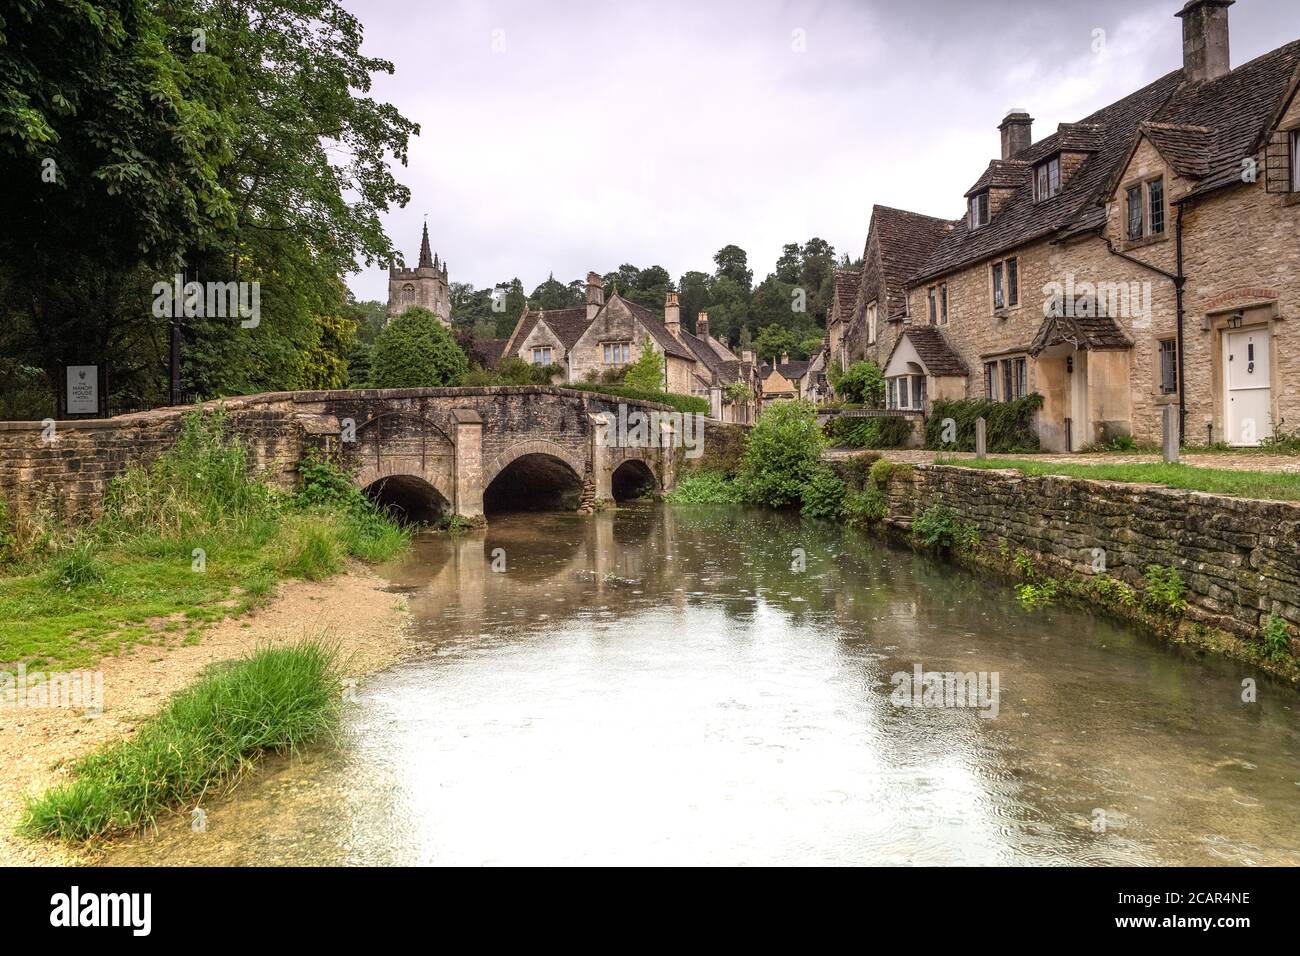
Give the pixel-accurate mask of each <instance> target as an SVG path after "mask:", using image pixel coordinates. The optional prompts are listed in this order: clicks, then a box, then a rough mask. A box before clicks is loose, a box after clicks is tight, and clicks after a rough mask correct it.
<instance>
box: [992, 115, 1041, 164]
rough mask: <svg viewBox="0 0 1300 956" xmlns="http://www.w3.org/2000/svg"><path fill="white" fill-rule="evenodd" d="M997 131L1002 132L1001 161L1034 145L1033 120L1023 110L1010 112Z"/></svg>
mask: <svg viewBox="0 0 1300 956" xmlns="http://www.w3.org/2000/svg"><path fill="white" fill-rule="evenodd" d="M998 129H999V130H1000V131H1001V132H1002V158H1003V159H1010V158H1011V157H1012V156H1014V155H1016V153H1018V152H1020V151H1021V150H1022V149H1028V148H1029V147H1030V146H1032V145H1033V144H1034V119H1033V117H1032V116H1030V115H1029V114H1028V113H1026V112H1025V111H1024V110H1021V109H1013V110H1011V111H1010V112H1009V113H1007V115H1006V118H1005V119H1003V120H1002V123H1001V125H1000V126H998Z"/></svg>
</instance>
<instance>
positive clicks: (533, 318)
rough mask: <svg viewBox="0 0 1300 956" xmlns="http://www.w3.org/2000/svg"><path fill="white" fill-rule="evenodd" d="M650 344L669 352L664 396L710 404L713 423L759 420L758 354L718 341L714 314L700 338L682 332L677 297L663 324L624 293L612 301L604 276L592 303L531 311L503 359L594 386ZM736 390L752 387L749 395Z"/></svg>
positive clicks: (700, 322) (591, 279)
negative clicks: (711, 325)
mask: <svg viewBox="0 0 1300 956" xmlns="http://www.w3.org/2000/svg"><path fill="white" fill-rule="evenodd" d="M647 343H649V345H650V347H652V348H654V349H655V350H656V351H658V352H660V353H662V354H663V357H664V381H663V384H662V386H661V387H662V388H663V390H664V391H667V392H672V393H675V394H678V395H694V396H697V397H700V398H704V399H705V400H707V401H708V402H709V408H710V415H711V417H713V418H717V419H720V420H722V421H738V422H748V421H752V419H753V416H754V414H755V410H756V407H757V400H758V394H759V380H758V376H757V373H756V368H755V364H754V360H753V356H752V354H750V353H746V354H745V356H744V357H743V358H741V357H738V356H737V355H736V354H735V353H733V352H732V351H731V350H730V349H729V348H728V347H727V346H726V345H725V344H723V343H722V342H720V341H718V340H717V339H715V338H713V337H712V336H711V335H710V334H709V320H708V314H707V313H704V312H701V313H700V315H699V318H698V319H697V321H696V331H695V333H694V334H692V333H691V332H688V331H687V330H686V329H684V328H682V324H681V307H680V305H679V303H678V299H677V293H675V292H669V293H668V295H667V297H666V301H665V303H664V313H663V317H662V318H661V317H660V316H658V315H656V314H655V313H654V312H652V311H651V310H650V309H647V308H646V307H644V306H642V305H638V304H637V303H635V302H632V301H630V300H628V299H626V298H624V297H623V296H621V295H619V294H618V293H617V291H615V292H614V293H613V294H611V295H610V296H609V298H608V300H606V297H605V290H604V287H603V286H602V284H601V278H600V276H599V275H598V274H597V273H595V272H590V273H588V274H587V301H586V305H584V306H583V307H582V308H577V309H551V310H544V309H536V310H534V309H525V310H524V312H523V314H522V315H520V317H519V321H518V322H517V323H516V324H515V328H514V331H513V332H512V333H511V335H510V338H509V339H508V340H507V341H506V344H505V347H504V349H503V351H502V354H503V355H511V356H517V357H518V358H520V359H522V360H523V361H525V362H529V363H532V364H534V365H555V366H558V367H559V368H560V372H559V373H558V374H557V376H556V381H557V382H594V381H599V380H600V379H601V378H602V376H604V375H605V373H617V372H620V371H622V370H623V369H625V368H626V367H627V366H629V365H631V364H633V363H635V362H636V361H637V360H638V359H639V358H640V357H641V352H642V350H643V349H644V348H645V347H646V344H647ZM734 384H743V385H746V386H748V388H749V390H748V394H747V395H741V394H739V392H740V391H743V390H738V389H736V388H735V387H734Z"/></svg>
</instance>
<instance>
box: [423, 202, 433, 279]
mask: <svg viewBox="0 0 1300 956" xmlns="http://www.w3.org/2000/svg"><path fill="white" fill-rule="evenodd" d="M425 215H426V219H425V223H424V236H423V237H422V238H421V239H420V268H421V269H432V268H433V253H432V252H430V251H429V222H428V218H427V216H428V214H427V213H426V214H425Z"/></svg>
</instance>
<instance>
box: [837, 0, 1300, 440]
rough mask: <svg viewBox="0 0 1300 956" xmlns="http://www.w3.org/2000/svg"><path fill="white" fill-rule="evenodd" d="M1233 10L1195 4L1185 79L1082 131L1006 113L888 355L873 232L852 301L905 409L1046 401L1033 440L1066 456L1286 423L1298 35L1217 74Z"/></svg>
mask: <svg viewBox="0 0 1300 956" xmlns="http://www.w3.org/2000/svg"><path fill="white" fill-rule="evenodd" d="M1232 4H1233V0H1190V2H1188V3H1187V4H1186V5H1185V6H1184V7H1183V9H1182V10H1181V11H1179V13H1178V14H1177V15H1178V17H1179V18H1180V19H1181V21H1182V33H1183V52H1184V62H1183V66H1182V68H1181V69H1179V70H1176V71H1174V72H1173V73H1170V74H1168V75H1167V76H1164V77H1161V78H1159V79H1157V80H1155V81H1154V82H1152V83H1151V84H1149V85H1147V86H1145V87H1143V88H1142V89H1140V90H1137V91H1136V92H1134V93H1132V94H1130V95H1129V96H1127V97H1125V98H1123V99H1121V100H1120V101H1118V102H1116V103H1113V104H1111V105H1109V106H1107V107H1105V108H1104V109H1101V110H1099V111H1097V112H1096V113H1094V114H1092V115H1091V116H1088V117H1085V118H1083V119H1082V120H1081V121H1079V122H1077V123H1064V124H1061V125H1060V126H1059V127H1058V128H1057V129H1056V130H1055V131H1054V132H1053V133H1052V134H1051V135H1049V136H1047V137H1046V138H1044V139H1041V140H1038V141H1037V142H1035V141H1034V139H1033V135H1032V124H1033V120H1032V119H1031V117H1030V116H1029V115H1028V114H1027V113H1025V112H1023V111H1019V110H1013V111H1012V112H1010V113H1009V114H1008V115H1007V116H1006V117H1005V118H1004V119H1003V121H1002V123H1001V125H1000V126H999V131H1000V134H1001V149H1000V154H999V155H998V156H997V157H996V158H995V159H993V160H992V161H991V162H990V163H989V165H988V167H987V168H986V169H985V170H984V172H983V173H982V174H981V175H980V176H979V177H978V178H977V179H976V181H975V183H974V184H973V185H972V186H971V188H970V189H969V190H967V192H966V195H965V197H964V198H965V201H966V215H965V216H964V217H963V218H962V219H961V220H959V221H957V222H954V223H951V224H945V225H944V226H942V227H941V226H940V225H939V221H937V220H936V221H934V226H933V230H932V234H934V233H937V234H938V239H937V242H935V243H934V244H933V247H932V248H931V249H930V251H929V252H928V253H926V254H925V256H924V260H923V262H922V264H920V265H919V266H917V267H916V268H915V269H914V270H913V271H912V273H911V275H910V276H909V277H908V278H907V279H906V280H905V305H904V310H903V312H902V314H901V315H899V316H898V320H897V321H898V333H897V335H896V336H894V337H893V341H892V342H888V340H886V342H882V341H881V336H880V326H879V317H880V306H879V303H880V302H881V301H882V299H888V297H889V296H888V291H889V290H888V280H887V278H886V277H884V276H883V275H882V276H880V277H879V278H876V279H873V280H871V284H872V288H871V289H870V290H867V289H866V288H865V287H866V286H867V285H868V279H867V276H868V273H870V272H872V270H873V269H875V270H879V271H881V272H884V271H885V270H883V269H881V267H880V265H879V264H878V263H877V262H875V261H873V256H872V255H871V245H872V238H871V237H869V238H868V255H867V256H866V257H865V261H864V268H863V277H864V278H863V283H862V286H863V287H864V288H863V290H862V291H861V292H860V294H859V299H862V298H863V297H864V296H868V295H870V296H873V298H871V299H869V300H867V301H874V302H876V303H877V310H876V330H877V332H876V336H875V337H876V343H875V346H876V350H875V353H874V354H875V355H877V356H879V355H880V353H881V351H882V346H884V345H885V344H888V351H887V353H886V354H885V356H884V357H883V359H882V362H883V364H884V367H885V373H886V376H887V377H888V379H889V380H890V394H891V396H892V397H893V398H894V400H896V401H899V402H900V403H901V402H902V396H903V395H904V394H905V395H906V397H907V403H908V404H906V405H903V406H900V407H913V406H914V405H915V403H916V402H917V392H918V390H921V399H920V401H921V402H922V403H926V402H928V401H931V400H933V399H934V398H935V397H940V396H944V397H949V396H953V395H957V394H962V395H965V396H967V397H982V398H991V399H995V400H1006V399H1014V398H1018V397H1020V396H1023V395H1026V394H1028V393H1030V392H1038V393H1040V394H1041V395H1042V396H1043V397H1044V407H1043V409H1042V411H1041V412H1040V413H1039V416H1038V432H1039V438H1040V440H1041V442H1042V444H1043V446H1044V447H1045V448H1047V449H1051V450H1073V451H1077V450H1079V449H1081V448H1083V447H1085V446H1087V445H1089V444H1092V443H1095V442H1105V441H1108V440H1110V439H1112V438H1114V437H1116V436H1119V435H1134V436H1136V437H1137V438H1139V439H1141V440H1145V441H1155V440H1157V439H1158V436H1159V433H1160V420H1161V411H1162V409H1163V408H1164V407H1165V406H1169V405H1172V406H1174V407H1175V408H1177V409H1178V410H1179V411H1180V420H1181V422H1182V426H1183V429H1184V433H1185V438H1186V440H1187V441H1189V442H1207V441H1214V442H1218V441H1223V442H1226V443H1228V444H1231V445H1239V446H1249V445H1257V444H1259V442H1260V441H1262V440H1264V439H1266V438H1267V437H1269V436H1270V435H1273V434H1276V433H1277V432H1279V431H1282V430H1288V431H1294V430H1295V429H1296V428H1297V426H1298V425H1300V349H1297V347H1296V346H1297V345H1300V333H1297V332H1296V330H1295V321H1294V320H1295V318H1296V316H1297V315H1298V314H1300V138H1298V137H1300V101H1298V100H1297V84H1298V82H1300V41H1297V42H1292V43H1289V44H1287V45H1285V46H1282V47H1279V48H1278V49H1276V50H1274V51H1272V52H1271V53H1267V54H1265V55H1264V56H1261V57H1258V58H1257V59H1255V60H1252V61H1251V62H1249V63H1246V64H1244V65H1242V66H1239V67H1237V68H1236V69H1231V68H1230V62H1229V42H1228V8H1229V7H1230V6H1232ZM876 212H877V213H879V207H877V211H876ZM905 215H906V214H905ZM876 219H877V215H876V214H873V217H872V220H873V230H875V227H876ZM884 223H885V219H884V218H883V217H882V219H881V225H882V226H883V225H884ZM879 232H881V233H883V232H884V230H883V229H882V230H879ZM927 238H928V237H925V236H922V235H912V236H910V237H909V238H907V239H905V240H904V241H903V242H902V243H901V250H902V254H903V255H904V256H905V257H906V256H912V257H917V256H918V253H919V252H920V251H921V250H922V249H923V247H924V246H925V245H926V244H927V242H926V240H927ZM884 239H885V237H884V236H883V235H880V236H878V237H877V241H878V242H880V243H881V245H882V248H884V249H888V248H889V243H887V242H885V241H884ZM882 289H883V290H885V291H884V293H882ZM864 304H865V303H864ZM892 315H893V313H890V316H891V317H892ZM855 319H857V315H856V314H855ZM887 321H888V318H887ZM870 325H871V323H870V321H869V320H868V319H866V317H865V316H864V320H863V322H862V323H861V324H860V325H858V326H857V327H855V328H854V329H853V333H854V335H856V336H857V338H855V339H854V341H855V342H857V341H860V340H861V339H864V338H865V339H867V340H869V339H870V338H871V335H870V331H869V329H870ZM922 330H925V331H922ZM858 348H860V350H861V351H860V354H866V355H872V354H873V353H872V352H871V349H870V343H869V342H866V343H864V344H862V345H861V346H859V347H858ZM851 351H857V350H856V349H853V348H851ZM962 367H964V369H965V372H964V373H961V371H960V370H961V369H962Z"/></svg>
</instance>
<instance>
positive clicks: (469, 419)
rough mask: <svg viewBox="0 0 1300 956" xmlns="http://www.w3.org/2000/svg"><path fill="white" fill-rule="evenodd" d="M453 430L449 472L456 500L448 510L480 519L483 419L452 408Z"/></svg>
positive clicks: (473, 413) (468, 410) (465, 516)
mask: <svg viewBox="0 0 1300 956" xmlns="http://www.w3.org/2000/svg"><path fill="white" fill-rule="evenodd" d="M451 420H452V422H453V423H454V425H455V427H456V435H455V441H456V464H455V467H454V469H453V471H454V474H453V483H454V485H455V489H456V490H455V495H456V500H455V501H453V502H452V503H451V507H452V510H453V511H455V512H456V514H458V515H460V516H461V517H462V518H481V517H482V516H483V418H482V417H481V416H480V415H479V413H478V412H476V411H474V409H472V408H453V409H452V410H451Z"/></svg>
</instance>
